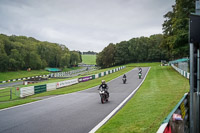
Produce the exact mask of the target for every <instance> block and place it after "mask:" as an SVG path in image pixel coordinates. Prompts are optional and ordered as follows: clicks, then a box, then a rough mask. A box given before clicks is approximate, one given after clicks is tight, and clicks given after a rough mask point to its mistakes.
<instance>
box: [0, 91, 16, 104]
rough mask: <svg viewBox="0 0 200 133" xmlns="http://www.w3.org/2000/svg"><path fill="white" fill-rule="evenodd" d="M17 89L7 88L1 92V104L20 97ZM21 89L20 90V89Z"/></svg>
mask: <svg viewBox="0 0 200 133" xmlns="http://www.w3.org/2000/svg"><path fill="white" fill-rule="evenodd" d="M16 89H17V88H6V89H1V90H0V102H5V101H9V100H13V99H15V98H16V96H19V94H18V91H17V90H16ZM18 89H19V88H18Z"/></svg>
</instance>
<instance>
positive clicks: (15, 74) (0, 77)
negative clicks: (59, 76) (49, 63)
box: [0, 67, 82, 81]
mask: <svg viewBox="0 0 200 133" xmlns="http://www.w3.org/2000/svg"><path fill="white" fill-rule="evenodd" d="M81 68H82V67H71V68H64V69H63V72H67V71H71V70H77V69H81ZM50 73H51V72H48V71H46V70H31V71H30V72H28V71H11V72H0V81H7V80H12V79H19V78H25V77H33V76H40V75H47V74H50Z"/></svg>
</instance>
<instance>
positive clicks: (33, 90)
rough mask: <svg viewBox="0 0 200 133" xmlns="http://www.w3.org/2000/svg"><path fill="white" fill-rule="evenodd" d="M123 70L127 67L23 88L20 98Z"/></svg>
mask: <svg viewBox="0 0 200 133" xmlns="http://www.w3.org/2000/svg"><path fill="white" fill-rule="evenodd" d="M123 68H125V66H123V67H119V68H116V69H112V70H109V71H106V72H101V73H99V74H95V75H90V76H86V77H82V78H79V79H72V80H65V81H61V82H57V83H48V84H44V85H37V86H30V87H23V88H20V97H26V96H30V95H34V94H38V93H42V92H45V91H51V90H56V89H58V88H61V87H66V86H69V85H73V84H77V83H79V82H84V81H88V80H92V79H96V78H100V77H103V76H105V75H107V74H109V73H113V72H116V71H118V70H121V69H123ZM72 72H73V71H72ZM56 75H57V76H59V75H61V74H60V73H59V74H56Z"/></svg>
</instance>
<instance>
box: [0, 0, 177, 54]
mask: <svg viewBox="0 0 200 133" xmlns="http://www.w3.org/2000/svg"><path fill="white" fill-rule="evenodd" d="M172 4H174V0H167V1H166V0H40V1H39V0H28V1H27V0H15V1H14V0H1V1H0V17H1V21H0V32H2V33H4V34H8V35H11V34H15V35H26V36H32V37H35V38H36V39H39V40H41V41H49V42H56V43H61V44H65V45H66V46H67V47H68V48H69V49H70V50H81V51H87V50H93V51H98V52H99V51H101V50H102V49H103V48H104V47H105V46H107V45H108V44H109V43H117V42H120V41H123V40H129V39H131V38H132V37H140V36H149V35H151V34H157V33H161V32H162V23H163V21H164V19H163V15H164V14H165V13H166V12H167V11H169V10H170V9H171V5H172Z"/></svg>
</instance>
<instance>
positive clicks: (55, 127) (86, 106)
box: [0, 68, 149, 133]
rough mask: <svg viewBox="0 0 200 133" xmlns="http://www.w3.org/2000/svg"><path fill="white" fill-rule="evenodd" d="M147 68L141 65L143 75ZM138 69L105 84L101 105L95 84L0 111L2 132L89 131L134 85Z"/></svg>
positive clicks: (58, 132) (0, 129)
mask: <svg viewBox="0 0 200 133" xmlns="http://www.w3.org/2000/svg"><path fill="white" fill-rule="evenodd" d="M148 69H149V68H143V69H142V70H143V76H142V79H143V78H144V76H145V74H146V73H147V71H148ZM142 79H138V68H135V69H133V70H132V71H130V72H129V73H127V83H126V84H123V83H122V76H120V77H119V78H117V79H114V80H112V81H111V82H109V83H108V86H109V92H110V99H109V102H107V103H105V104H101V102H100V97H99V94H98V90H97V88H98V87H94V88H90V89H87V90H84V91H80V92H75V93H71V94H66V95H60V96H56V97H52V98H48V99H45V100H40V101H38V102H34V103H31V104H25V105H23V106H18V107H14V108H10V109H6V110H1V111H0V132H1V133H13V132H14V133H88V132H89V131H90V130H91V129H93V128H94V127H95V126H96V125H97V124H98V123H99V122H101V121H102V120H103V119H104V118H105V117H106V116H107V115H108V114H109V113H110V112H111V111H113V110H114V109H115V108H116V107H117V106H118V105H119V104H120V103H121V102H122V101H123V100H124V99H125V98H126V97H127V96H128V95H129V94H130V93H131V92H132V91H133V90H135V89H136V88H137V86H138V85H139V84H140V83H141V81H142Z"/></svg>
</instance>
